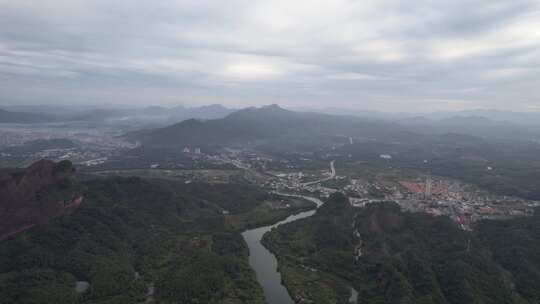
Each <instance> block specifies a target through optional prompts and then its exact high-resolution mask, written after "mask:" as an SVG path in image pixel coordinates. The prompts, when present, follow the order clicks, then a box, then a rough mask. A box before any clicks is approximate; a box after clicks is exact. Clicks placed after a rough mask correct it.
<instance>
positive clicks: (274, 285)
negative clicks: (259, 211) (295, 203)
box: [242, 193, 323, 304]
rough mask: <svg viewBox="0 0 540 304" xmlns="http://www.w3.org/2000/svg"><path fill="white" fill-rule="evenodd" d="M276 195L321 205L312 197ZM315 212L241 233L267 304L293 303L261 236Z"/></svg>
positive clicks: (275, 262) (272, 256)
mask: <svg viewBox="0 0 540 304" xmlns="http://www.w3.org/2000/svg"><path fill="white" fill-rule="evenodd" d="M276 194H279V195H283V196H291V197H299V198H303V199H306V200H309V201H312V202H314V203H315V204H317V208H319V207H320V206H321V205H322V204H323V202H322V201H321V200H319V199H318V198H314V197H309V196H301V195H291V194H282V193H276ZM315 212H316V210H310V211H306V212H302V213H298V214H295V215H291V216H289V217H288V218H286V219H285V220H283V221H281V222H277V223H276V224H274V225H271V226H265V227H260V228H256V229H251V230H247V231H245V232H244V233H242V236H243V237H244V240H245V241H246V243H247V245H248V247H249V264H250V265H251V268H253V270H254V271H255V274H256V275H257V281H259V284H261V286H262V288H263V291H264V297H265V299H266V303H267V304H294V301H293V299H291V296H290V295H289V292H288V291H287V289H286V288H285V286H283V285H282V284H281V274H280V273H279V272H278V270H277V269H278V263H277V259H276V257H275V256H274V255H273V254H272V253H271V252H270V251H269V250H268V249H266V248H265V247H264V246H263V245H262V243H261V240H262V237H263V235H264V234H265V233H266V232H268V231H270V230H272V228H274V227H277V226H279V225H282V224H286V223H290V222H294V221H297V220H299V219H303V218H306V217H310V216H312V215H313V214H315Z"/></svg>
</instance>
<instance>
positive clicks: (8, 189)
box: [0, 160, 82, 240]
mask: <svg viewBox="0 0 540 304" xmlns="http://www.w3.org/2000/svg"><path fill="white" fill-rule="evenodd" d="M74 173H75V169H74V168H73V166H72V164H71V162H69V161H63V162H60V163H55V162H52V161H48V160H40V161H38V162H36V163H34V164H32V165H31V166H30V167H28V168H26V169H22V170H2V171H0V240H2V239H5V238H7V237H9V236H12V235H15V234H17V233H19V232H22V231H24V230H26V229H28V228H30V227H32V226H35V225H38V224H42V223H45V222H47V221H48V220H49V219H51V218H53V217H55V216H58V215H60V214H63V213H65V212H68V211H70V210H73V209H75V208H77V207H78V206H79V205H80V203H81V202H82V195H81V191H80V190H79V189H78V186H77V183H76V181H75V178H74Z"/></svg>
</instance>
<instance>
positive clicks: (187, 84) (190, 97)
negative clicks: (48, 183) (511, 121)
mask: <svg viewBox="0 0 540 304" xmlns="http://www.w3.org/2000/svg"><path fill="white" fill-rule="evenodd" d="M36 103H41V104H59V103H73V104H87V103H94V104H96V103H97V104H124V105H125V104H133V105H146V104H154V105H155V104H160V105H176V104H184V105H202V104H211V103H222V104H224V105H228V106H236V107H237V106H247V105H262V104H269V103H279V104H281V105H283V106H289V107H344V108H357V109H375V110H385V111H419V112H425V111H436V110H461V109H472V108H494V109H513V110H516V111H540V1H539V0H504V1H498V0H470V1H459V0H455V1H448V0H442V1H437V0H425V1H424V0H420V1H405V0H403V1H391V0H390V1H381V0H376V1H370V0H362V1H350V0H349V1H347V0H321V1H319V0H317V1H300V0H286V1H281V0H273V1H256V0H246V1H239V0H226V1H205V0H192V1H191V0H190V1H187V0H186V1H172V0H159V1H149V0H145V1H137V0H126V1H120V0H87V1H80V0H63V1H61V0H0V105H2V104H3V105H6V104H36Z"/></svg>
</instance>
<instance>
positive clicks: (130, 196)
mask: <svg viewBox="0 0 540 304" xmlns="http://www.w3.org/2000/svg"><path fill="white" fill-rule="evenodd" d="M85 187H86V188H87V190H86V191H85V192H86V194H85V201H84V203H83V204H82V205H81V207H80V208H79V209H78V210H77V211H76V212H74V213H72V214H70V215H65V216H62V217H60V218H56V219H55V220H53V221H52V222H50V223H48V224H46V225H42V226H37V227H34V228H33V229H31V230H28V231H26V232H25V233H23V234H21V235H19V236H18V237H16V238H13V239H9V240H6V241H3V242H1V243H0V299H1V301H0V302H1V303H6V304H10V303H17V304H20V303H130V304H131V303H143V302H145V301H146V300H148V299H153V300H154V301H155V303H262V291H261V289H260V287H259V285H258V284H257V282H256V280H255V276H254V274H253V272H252V270H251V269H250V268H249V265H248V262H247V254H248V253H247V247H246V246H245V244H244V242H243V240H242V238H241V236H240V234H239V232H238V231H233V230H230V229H227V227H226V226H225V222H224V217H223V215H222V214H221V211H222V210H223V209H228V210H233V211H231V212H242V211H244V210H250V209H251V208H253V207H254V206H256V205H257V202H260V201H261V200H262V199H264V198H265V197H266V194H264V193H263V192H260V191H259V190H257V188H254V187H250V186H241V188H239V189H241V191H239V190H237V188H238V187H240V186H239V185H219V186H209V185H207V187H204V190H203V186H201V185H184V184H177V183H172V182H167V181H159V180H155V181H147V180H142V179H138V178H109V179H98V180H92V181H89V182H86V183H85ZM250 206H251V207H250ZM77 281H78V282H79V283H82V284H85V283H89V288H88V290H87V291H86V292H84V293H81V294H77V293H76V291H75V283H76V282H77Z"/></svg>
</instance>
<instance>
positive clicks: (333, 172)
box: [301, 160, 336, 187]
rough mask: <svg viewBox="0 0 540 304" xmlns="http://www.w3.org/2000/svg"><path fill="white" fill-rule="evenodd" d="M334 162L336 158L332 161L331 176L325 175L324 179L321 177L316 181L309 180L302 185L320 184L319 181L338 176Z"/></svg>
mask: <svg viewBox="0 0 540 304" xmlns="http://www.w3.org/2000/svg"><path fill="white" fill-rule="evenodd" d="M334 162H335V160H333V161H331V162H330V176H329V177H325V178H322V179H319V180H316V181H312V182H308V183H303V184H301V185H302V186H304V187H305V186H311V185H315V184H318V183H322V182H325V181H327V180H331V179H333V178H334V177H336V168H335V167H334Z"/></svg>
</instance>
